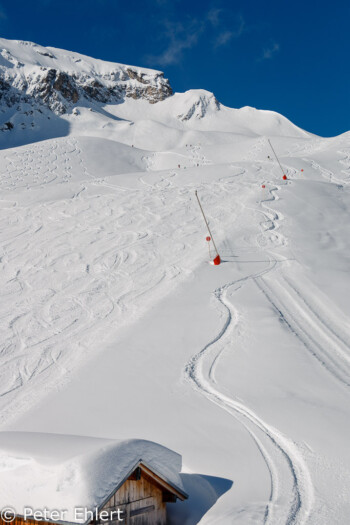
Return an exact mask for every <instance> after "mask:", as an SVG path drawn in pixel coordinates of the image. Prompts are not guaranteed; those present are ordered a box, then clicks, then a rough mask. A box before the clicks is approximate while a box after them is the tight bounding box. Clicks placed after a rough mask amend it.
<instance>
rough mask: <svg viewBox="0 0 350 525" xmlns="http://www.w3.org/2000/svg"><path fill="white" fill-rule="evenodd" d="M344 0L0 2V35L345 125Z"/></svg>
mask: <svg viewBox="0 0 350 525" xmlns="http://www.w3.org/2000/svg"><path fill="white" fill-rule="evenodd" d="M349 27H350V2H349V1H348V0H346V1H345V0H333V1H332V2H325V1H323V2H322V0H321V1H318V2H316V1H315V0H314V1H311V0H303V1H300V0H294V1H289V0H280V1H277V0H232V1H229V0H201V1H197V0H187V1H184V0H172V1H171V0H144V1H141V0H123V1H121V0H59V1H58V0H31V1H28V0H26V1H24V0H11V1H10V0H8V1H7V0H0V32H1V36H3V37H4V38H10V39H18V40H31V41H33V42H36V43H39V44H42V45H48V46H53V47H60V48H64V49H69V50H72V51H77V52H80V53H84V54H87V55H90V56H93V57H96V58H101V59H105V60H111V61H114V62H121V63H126V64H132V65H138V66H145V67H150V68H154V69H161V70H162V71H164V72H165V76H166V77H167V78H169V80H170V83H171V85H172V87H173V89H174V90H175V91H185V90H187V89H192V88H202V89H207V90H209V91H213V92H214V93H215V95H216V97H217V98H218V99H219V101H220V102H222V103H223V104H225V105H227V106H230V107H242V106H247V105H248V106H253V107H257V108H259V109H271V110H274V111H278V112H279V113H282V114H283V115H285V116H286V117H288V118H289V119H291V120H292V121H293V122H294V123H295V124H297V125H299V126H301V127H302V128H304V129H306V130H308V131H311V132H313V133H316V134H318V135H322V136H333V135H337V134H339V133H342V132H344V131H348V130H349V129H350V68H349V56H350V37H349Z"/></svg>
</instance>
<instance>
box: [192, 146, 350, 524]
mask: <svg viewBox="0 0 350 525" xmlns="http://www.w3.org/2000/svg"><path fill="white" fill-rule="evenodd" d="M255 149H257V146H255ZM254 155H255V150H254V152H253V156H254ZM346 161H348V157H346V158H345V159H344V160H343V161H342V162H343V163H344V164H345V162H346ZM254 167H255V169H256V170H257V171H261V170H263V168H262V166H257V165H255V166H254ZM314 167H316V163H314ZM346 167H347V164H346ZM317 169H319V170H320V171H321V173H322V174H325V172H326V171H327V170H324V169H323V168H321V167H320V166H318V165H317ZM288 171H289V175H290V172H291V168H288ZM294 172H296V170H294ZM328 175H329V173H328V172H327V176H328ZM329 179H330V182H335V177H334V175H333V174H330V176H329ZM337 182H339V179H337ZM342 182H343V183H344V181H342ZM279 189H280V187H279V186H273V187H271V183H270V190H269V193H270V195H271V198H264V199H263V200H262V201H261V206H262V209H258V210H256V211H257V212H258V213H260V214H262V215H263V217H264V221H263V222H261V223H260V229H261V234H260V235H258V236H257V244H258V246H259V247H260V248H261V249H264V248H267V251H270V253H272V254H273V252H271V250H268V248H271V244H272V246H273V245H275V246H278V245H284V244H285V243H286V239H285V238H284V236H283V235H281V234H279V233H278V232H276V231H275V230H277V229H278V228H279V225H278V221H280V220H281V219H282V220H283V216H282V214H280V213H277V212H276V211H274V210H272V208H271V207H270V206H269V205H268V202H269V201H270V202H271V201H273V200H277V199H278V195H277V193H276V192H277V191H278V190H279ZM251 209H252V208H251ZM266 232H267V233H268V236H267V239H268V242H266V240H265V241H264V240H263V239H266ZM271 233H272V235H271ZM264 236H265V237H264ZM271 261H272V264H270V266H269V267H268V268H266V269H264V270H263V271H261V272H260V273H258V274H255V275H254V274H252V275H250V276H248V277H245V278H242V279H238V280H236V281H233V282H231V283H228V284H226V285H224V286H223V287H221V288H219V289H217V290H216V291H215V297H216V299H217V301H218V302H219V304H220V306H221V309H222V310H224V311H225V314H226V321H225V324H224V326H223V328H222V329H221V331H220V332H219V334H218V335H217V336H216V337H215V338H214V339H213V340H212V341H210V342H209V343H208V344H207V345H206V346H205V347H204V348H203V349H202V350H201V351H200V352H199V353H197V354H196V355H195V356H193V357H192V359H191V360H190V361H189V362H188V364H187V365H186V367H185V376H186V378H187V380H189V381H190V382H191V385H192V387H193V388H194V389H195V390H197V391H199V392H200V393H201V394H203V395H204V396H205V397H207V398H208V399H209V400H210V401H212V402H213V403H215V404H217V405H218V406H220V407H221V408H222V409H224V410H226V411H227V412H229V413H230V414H231V415H233V416H234V417H235V418H236V419H237V420H238V421H240V422H241V423H242V424H243V425H244V427H245V428H246V429H247V431H248V432H249V433H250V435H251V436H252V438H253V439H254V441H255V443H256V445H257V446H258V448H259V450H260V453H261V455H262V457H263V459H264V461H265V463H266V466H267V468H268V471H269V473H270V479H271V495H270V499H269V502H268V504H267V507H266V511H265V515H264V523H265V524H269V525H270V524H271V525H272V524H276V525H277V524H282V523H283V524H286V525H292V524H295V525H296V524H298V525H301V524H305V523H307V521H308V517H309V516H310V513H311V510H312V506H313V500H314V488H313V483H312V480H311V476H310V473H309V471H308V468H307V466H306V463H305V461H304V459H303V456H302V453H301V451H300V450H299V449H298V447H297V445H296V444H295V443H293V441H291V440H290V439H289V438H287V437H286V436H284V435H283V434H282V433H281V432H279V431H278V430H277V429H275V428H273V427H272V426H271V425H269V424H267V423H266V422H265V421H263V420H262V419H261V418H260V417H259V416H257V415H256V414H255V413H254V412H253V411H252V410H251V409H249V408H248V407H247V406H244V405H243V404H242V403H240V402H238V401H237V400H235V399H234V398H231V397H229V396H227V395H226V394H223V393H222V392H221V391H220V389H219V386H218V385H217V383H216V380H215V368H216V365H217V363H218V360H219V359H220V356H221V354H222V352H223V350H224V348H225V343H226V344H230V338H231V340H232V338H233V332H234V329H235V326H236V325H237V323H238V314H237V312H236V311H235V309H234V307H233V305H232V304H231V302H230V301H229V300H228V299H227V293H228V291H229V290H230V289H232V288H233V290H236V289H238V287H240V286H242V285H244V283H245V282H247V281H248V280H253V281H254V283H255V284H256V285H257V287H258V288H259V289H260V290H261V291H262V292H263V293H264V295H265V297H266V298H267V300H268V301H269V303H270V304H271V305H272V306H273V307H274V309H275V311H276V313H277V315H278V316H279V317H280V318H281V319H282V320H283V321H284V322H285V323H286V324H287V326H288V328H289V329H290V330H291V332H292V333H294V334H295V335H296V336H297V337H298V338H299V340H300V341H301V342H302V344H303V345H304V346H305V347H306V348H307V350H308V351H310V352H311V354H312V355H313V356H314V357H315V358H316V359H317V360H318V362H319V363H320V364H321V365H322V366H324V367H325V368H326V370H327V371H328V372H329V373H331V374H332V375H333V376H334V377H335V378H337V379H338V380H339V381H341V382H342V383H343V384H344V385H345V386H346V387H349V386H350V353H349V348H350V334H349V333H348V332H347V331H346V329H344V325H345V323H343V324H341V322H340V321H339V319H341V320H342V316H341V315H340V313H339V312H336V313H334V312H331V311H330V309H329V308H327V307H326V306H325V302H324V301H322V298H320V297H318V296H317V292H315V290H314V293H313V295H312V296H310V297H307V296H306V295H305V293H307V292H305V291H303V293H302V292H301V290H300V288H299V287H297V285H296V284H295V283H294V281H293V279H292V277H291V276H286V275H284V271H283V270H281V268H280V266H279V271H278V272H277V271H273V270H274V269H275V268H276V266H277V265H278V263H279V262H281V260H277V259H271ZM289 264H290V263H289ZM308 289H309V286H305V287H304V288H303V290H308ZM315 298H317V299H315ZM231 344H232V343H231Z"/></svg>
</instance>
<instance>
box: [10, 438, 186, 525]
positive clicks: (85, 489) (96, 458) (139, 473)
mask: <svg viewBox="0 0 350 525" xmlns="http://www.w3.org/2000/svg"><path fill="white" fill-rule="evenodd" d="M0 455H1V457H2V458H4V457H5V458H6V457H7V461H6V459H5V464H7V466H10V468H7V470H1V466H0V507H1V508H2V509H4V508H8V511H7V514H6V515H3V516H2V519H0V525H9V522H12V523H13V524H14V525H39V523H40V524H44V525H45V524H52V523H58V524H61V525H67V524H72V525H77V524H80V525H118V523H121V524H124V525H165V524H166V523H167V504H169V503H175V502H176V501H177V500H181V501H182V500H184V499H186V498H187V497H188V496H187V494H186V493H185V491H184V489H183V486H182V482H181V478H180V476H179V471H180V468H181V456H179V455H178V454H176V453H175V452H172V451H170V450H169V449H166V448H165V447H162V446H161V445H158V444H156V443H152V442H149V441H143V440H127V441H114V440H104V439H97V438H87V437H81V436H62V435H54V434H37V433H22V432H21V433H17V432H0ZM179 460H180V461H179ZM6 473H7V474H6ZM11 509H13V511H12V512H13V514H11Z"/></svg>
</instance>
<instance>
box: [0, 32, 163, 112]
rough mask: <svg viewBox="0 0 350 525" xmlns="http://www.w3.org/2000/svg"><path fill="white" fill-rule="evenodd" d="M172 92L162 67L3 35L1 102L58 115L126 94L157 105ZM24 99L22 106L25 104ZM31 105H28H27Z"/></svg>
mask: <svg viewBox="0 0 350 525" xmlns="http://www.w3.org/2000/svg"><path fill="white" fill-rule="evenodd" d="M170 95H172V89H171V87H170V84H169V82H168V80H167V79H165V78H164V75H163V73H162V72H160V71H154V70H150V69H145V68H138V67H133V66H126V65H122V64H115V63H110V62H104V61H102V60H96V59H93V58H90V57H86V56H84V55H80V54H78V53H73V52H69V51H63V50H60V49H54V48H45V47H42V46H39V45H37V44H34V43H32V42H23V41H13V40H12V41H11V40H5V39H0V105H1V111H2V112H3V113H5V112H6V109H7V108H15V107H16V108H17V110H18V111H21V110H23V104H26V105H27V104H29V105H30V106H32V107H33V108H34V109H35V110H37V111H38V110H39V111H40V110H42V109H43V108H49V110H51V111H52V112H53V113H55V114H56V115H60V114H64V113H67V112H70V111H72V110H73V108H74V105H76V104H79V105H81V106H88V105H90V104H91V103H93V102H99V103H103V104H108V103H118V102H122V101H124V100H125V98H127V97H131V98H134V99H139V98H143V99H146V100H148V102H149V103H151V104H154V103H156V102H159V101H161V100H164V99H165V98H167V97H169V96H170ZM21 104H22V106H21ZM26 109H28V108H26Z"/></svg>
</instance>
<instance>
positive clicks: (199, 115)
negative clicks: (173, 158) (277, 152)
mask: <svg viewBox="0 0 350 525" xmlns="http://www.w3.org/2000/svg"><path fill="white" fill-rule="evenodd" d="M88 110H90V111H94V112H95V113H96V114H95V117H97V120H98V122H96V118H93V119H91V116H89V115H88V114H87V113H86V112H87V111H88ZM0 116H1V120H0V130H1V131H2V132H4V133H3V134H2V137H1V138H2V141H1V142H2V144H1V147H3V148H4V147H13V146H18V145H21V144H28V143H32V142H36V141H38V140H43V139H46V138H54V137H59V136H65V135H67V134H69V132H71V131H72V130H74V131H75V132H76V133H78V134H79V135H85V134H90V130H91V129H93V130H94V131H93V133H94V134H95V135H99V136H101V135H102V136H104V137H105V138H113V139H114V140H118V141H120V142H124V143H127V144H129V145H131V144H134V145H135V144H136V145H138V146H139V147H140V148H145V149H156V145H155V144H147V145H146V144H145V143H143V142H142V143H137V139H135V137H134V135H137V133H135V131H136V129H137V128H139V127H143V126H144V124H142V121H145V120H147V121H148V126H149V127H150V134H151V135H152V134H154V133H155V134H157V133H158V128H157V129H155V127H157V126H158V127H159V124H161V125H165V126H166V127H167V128H169V127H170V128H171V130H169V129H167V135H168V136H169V137H171V135H172V134H173V130H174V128H175V129H199V130H201V131H205V130H206V131H221V132H227V131H229V132H234V133H238V134H243V135H248V136H257V135H260V134H261V133H263V134H270V135H287V136H295V137H305V136H308V134H307V133H306V132H304V131H303V130H301V129H300V128H298V127H297V126H295V125H294V124H292V123H291V122H290V121H289V120H288V119H286V118H285V117H283V116H282V115H279V114H278V113H275V112H272V111H260V110H256V109H254V108H249V107H245V108H241V109H232V108H228V107H225V106H223V105H222V104H220V103H219V101H218V100H217V99H216V98H215V96H214V94H213V93H210V92H208V91H205V90H203V89H192V90H189V91H187V92H185V93H176V94H173V91H172V88H171V86H170V84H169V81H168V80H167V79H165V78H164V74H163V73H162V72H160V71H156V70H152V69H145V68H140V67H135V66H128V65H123V64H118V63H112V62H106V61H103V60H98V59H94V58H90V57H87V56H84V55H81V54H79V53H74V52H71V51H65V50H61V49H55V48H52V47H43V46H40V45H37V44H35V43H32V42H23V41H17V40H6V39H0ZM121 121H124V124H125V122H129V123H130V124H132V125H133V124H136V126H137V128H135V130H134V131H133V133H131V135H132V136H133V137H130V138H129V135H130V133H128V132H126V130H125V126H124V127H123V123H122V122H121ZM151 123H153V124H151ZM155 123H157V124H155ZM96 126H97V129H96ZM151 128H152V129H151ZM164 131H165V130H164ZM9 132H11V133H9ZM176 143H177V139H176V140H175V141H173V142H171V139H170V142H169V145H170V146H172V147H174V146H175V145H176Z"/></svg>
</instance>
